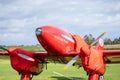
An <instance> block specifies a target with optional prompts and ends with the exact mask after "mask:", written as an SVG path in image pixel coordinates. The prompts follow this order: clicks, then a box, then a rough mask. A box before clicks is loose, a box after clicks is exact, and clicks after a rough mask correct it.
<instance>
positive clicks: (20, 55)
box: [17, 54, 35, 61]
mask: <svg viewBox="0 0 120 80" xmlns="http://www.w3.org/2000/svg"><path fill="white" fill-rule="evenodd" d="M17 55H18V56H19V57H21V58H24V59H26V60H29V61H35V59H33V58H31V57H29V56H26V55H24V54H17Z"/></svg>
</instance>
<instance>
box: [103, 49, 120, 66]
mask: <svg viewBox="0 0 120 80" xmlns="http://www.w3.org/2000/svg"><path fill="white" fill-rule="evenodd" d="M103 55H104V57H105V61H106V63H109V64H111V63H120V50H104V52H103Z"/></svg>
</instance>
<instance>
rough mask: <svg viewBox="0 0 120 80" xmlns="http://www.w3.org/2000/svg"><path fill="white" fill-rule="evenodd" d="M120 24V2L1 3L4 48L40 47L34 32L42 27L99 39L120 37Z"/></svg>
mask: <svg viewBox="0 0 120 80" xmlns="http://www.w3.org/2000/svg"><path fill="white" fill-rule="evenodd" d="M119 24H120V1H119V0H114V1H113V0H109V2H108V1H106V0H69V1H66V0H58V1H56V0H35V1H33V0H12V1H11V0H0V37H1V38H2V39H0V40H1V41H0V44H6V45H7V44H9V45H15V44H26V45H28V44H37V43H38V42H37V40H36V37H35V32H34V31H35V29H36V28H37V27H39V26H42V25H54V26H58V27H60V28H63V29H65V30H66V31H69V32H71V33H77V34H79V35H81V36H83V35H85V34H89V33H93V34H95V36H97V35H99V33H101V32H103V31H105V30H106V31H108V32H109V33H114V34H115V33H118V32H119ZM114 27H115V28H114ZM98 32H99V33H98ZM30 34H31V35H30ZM115 35H116V34H115ZM117 36H119V34H118V35H117ZM109 37H110V35H109ZM115 37H116V36H115Z"/></svg>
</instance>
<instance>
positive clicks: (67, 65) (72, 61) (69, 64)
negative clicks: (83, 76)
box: [64, 55, 79, 70]
mask: <svg viewBox="0 0 120 80" xmlns="http://www.w3.org/2000/svg"><path fill="white" fill-rule="evenodd" d="M78 58H79V56H78V55H77V56H75V57H74V58H72V60H70V61H69V62H68V63H67V64H66V66H65V67H64V70H66V69H67V68H68V67H70V66H72V65H73V64H74V63H75V62H76V61H77V59H78Z"/></svg>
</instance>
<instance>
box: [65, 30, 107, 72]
mask: <svg viewBox="0 0 120 80" xmlns="http://www.w3.org/2000/svg"><path fill="white" fill-rule="evenodd" d="M105 34H106V32H103V33H102V34H101V35H100V36H98V37H97V38H96V40H95V41H94V42H93V43H91V46H93V45H94V44H95V43H96V42H97V41H98V40H99V39H100V38H101V37H102V36H104V35H105ZM78 58H79V56H78V55H77V56H75V57H73V59H72V60H70V61H69V62H68V63H67V64H66V66H65V67H64V70H66V69H67V68H68V67H70V66H72V65H73V64H74V63H75V62H76V61H77V59H78Z"/></svg>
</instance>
